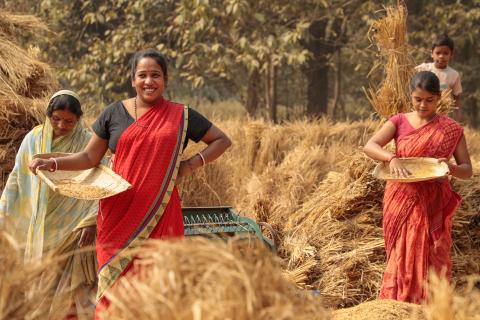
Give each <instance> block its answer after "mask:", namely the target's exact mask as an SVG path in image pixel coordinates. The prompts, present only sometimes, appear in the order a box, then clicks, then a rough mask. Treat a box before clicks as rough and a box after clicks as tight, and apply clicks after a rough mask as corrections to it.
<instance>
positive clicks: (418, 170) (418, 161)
mask: <svg viewBox="0 0 480 320" xmlns="http://www.w3.org/2000/svg"><path fill="white" fill-rule="evenodd" d="M399 160H400V162H401V163H402V164H403V165H404V166H405V168H406V169H407V170H408V171H410V173H411V174H410V175H409V176H408V177H407V178H402V177H398V176H394V175H391V174H390V169H389V167H388V164H387V163H385V162H381V163H379V164H378V165H377V166H376V167H375V169H373V173H372V174H373V176H374V177H375V178H378V179H382V180H388V181H395V182H418V181H426V180H432V179H437V178H442V177H445V176H446V175H447V174H448V165H447V164H446V163H445V162H440V163H439V162H438V159H435V158H421V157H418V158H399Z"/></svg>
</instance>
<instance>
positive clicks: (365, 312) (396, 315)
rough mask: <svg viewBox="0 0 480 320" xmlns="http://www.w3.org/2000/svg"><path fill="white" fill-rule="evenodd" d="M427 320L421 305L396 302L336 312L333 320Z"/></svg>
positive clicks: (365, 304) (389, 301) (380, 302)
mask: <svg viewBox="0 0 480 320" xmlns="http://www.w3.org/2000/svg"><path fill="white" fill-rule="evenodd" d="M364 319H368V320H425V318H424V316H423V312H422V308H421V306H419V305H416V304H412V303H406V302H400V301H395V300H374V301H369V302H365V303H362V304H360V305H358V306H356V307H352V308H346V309H339V310H335V311H334V312H333V314H332V320H364Z"/></svg>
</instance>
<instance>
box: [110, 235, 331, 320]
mask: <svg viewBox="0 0 480 320" xmlns="http://www.w3.org/2000/svg"><path fill="white" fill-rule="evenodd" d="M243 241H245V240H243ZM243 241H242V240H239V241H229V242H228V243H225V242H223V241H221V240H207V239H202V238H197V239H195V240H191V241H182V242H168V241H152V242H150V243H149V244H148V245H147V246H146V247H145V248H143V249H142V250H140V251H138V257H139V259H138V260H136V261H135V267H134V268H136V270H135V271H134V272H133V273H131V274H129V275H128V276H126V277H125V278H123V279H122V280H121V281H119V283H118V285H117V286H116V287H115V289H114V290H112V291H110V292H109V293H108V295H107V297H108V299H109V300H110V301H111V305H110V307H109V308H108V309H107V310H106V311H105V312H104V313H103V314H102V316H103V317H104V319H119V320H122V319H151V318H152V316H153V317H155V315H156V316H160V317H161V318H162V319H178V320H180V319H205V320H214V319H218V320H223V319H237V320H248V319H272V320H273V319H305V320H307V319H319V320H322V319H328V318H329V315H328V312H327V311H326V310H325V309H324V308H323V306H322V303H321V300H320V299H319V298H318V297H315V296H314V295H313V294H311V293H310V292H307V291H299V290H298V289H297V288H295V286H293V285H292V284H291V283H289V282H288V281H287V280H286V279H285V278H284V277H283V276H282V272H281V269H280V265H279V264H278V261H276V259H275V258H274V257H273V256H272V254H271V253H270V252H268V251H267V250H266V249H265V247H264V246H263V244H261V243H244V242H243Z"/></svg>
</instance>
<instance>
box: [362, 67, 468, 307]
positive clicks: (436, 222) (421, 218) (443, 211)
mask: <svg viewBox="0 0 480 320" xmlns="http://www.w3.org/2000/svg"><path fill="white" fill-rule="evenodd" d="M411 88H412V103H413V107H414V110H415V111H413V112H410V113H405V114H398V115H395V116H393V117H392V118H390V120H389V121H387V122H386V123H385V125H384V126H383V127H382V128H381V129H380V130H379V131H378V132H377V133H376V134H375V135H374V136H373V137H372V138H371V139H370V140H369V141H368V143H367V144H366V145H365V148H364V150H365V153H366V154H367V155H368V156H370V157H371V158H372V159H374V160H379V161H386V162H389V166H390V172H391V174H393V175H398V176H407V175H408V174H409V172H408V170H406V168H405V167H403V166H402V165H401V163H400V161H398V158H404V157H431V158H437V159H439V161H444V162H446V163H447V164H448V166H449V171H450V175H453V176H455V177H458V178H469V177H470V176H471V175H472V166H471V162H470V157H469V154H468V149H467V145H466V142H465V137H464V135H463V129H462V127H461V126H460V125H459V124H458V123H456V122H455V121H454V120H452V119H450V118H448V117H447V116H442V115H438V114H436V108H437V102H438V99H439V97H440V84H439V80H438V78H437V77H436V76H435V74H433V73H431V72H428V71H423V72H419V73H417V74H416V75H415V76H414V78H413V80H412V84H411ZM392 139H395V146H396V150H395V153H391V152H389V151H387V150H385V149H384V148H383V147H384V146H385V145H386V144H387V143H388V142H389V141H391V140H392ZM452 156H453V157H454V158H455V161H456V164H453V163H450V162H449V159H450V158H451V157H452ZM460 200H461V198H460V196H459V195H458V194H457V193H455V192H454V191H453V190H452V188H451V186H450V183H449V180H448V179H447V178H442V179H437V180H429V181H424V182H414V183H398V182H387V186H386V189H385V195H384V206H383V232H384V236H385V246H386V251H387V268H386V270H385V273H384V277H383V282H382V287H381V289H380V298H383V299H394V300H399V301H407V302H413V303H420V302H422V301H423V300H424V299H425V298H426V289H425V284H426V281H427V278H428V272H429V270H430V269H433V270H434V271H435V272H437V273H441V272H443V273H445V274H446V276H447V277H450V276H451V268H452V263H451V259H450V249H451V246H452V237H451V229H452V219H453V215H454V213H455V210H456V209H457V208H458V206H459V205H460Z"/></svg>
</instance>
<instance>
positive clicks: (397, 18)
mask: <svg viewBox="0 0 480 320" xmlns="http://www.w3.org/2000/svg"><path fill="white" fill-rule="evenodd" d="M385 13H386V16H385V17H384V18H382V19H379V20H377V21H375V22H374V23H373V24H372V26H371V28H370V31H369V38H370V39H371V40H370V41H371V42H372V43H373V44H375V45H376V46H377V48H378V57H379V58H378V61H377V63H376V65H375V66H374V67H373V68H372V71H370V73H372V72H374V71H375V70H377V69H379V68H381V67H382V66H383V70H384V72H383V73H384V79H383V81H382V82H381V84H380V87H379V88H378V89H377V88H375V87H371V88H369V89H367V90H366V94H367V97H368V99H369V100H370V103H371V104H372V106H373V108H374V109H375V110H376V112H377V113H378V114H379V115H381V116H383V117H385V118H389V117H390V116H392V115H394V114H397V113H399V112H406V111H408V110H409V109H410V89H409V83H410V80H411V78H412V76H413V74H414V72H415V71H414V66H415V62H414V59H413V56H412V47H410V46H409V44H408V41H407V8H406V6H405V5H404V4H402V3H400V4H398V5H397V6H396V7H393V6H389V7H386V8H385Z"/></svg>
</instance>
